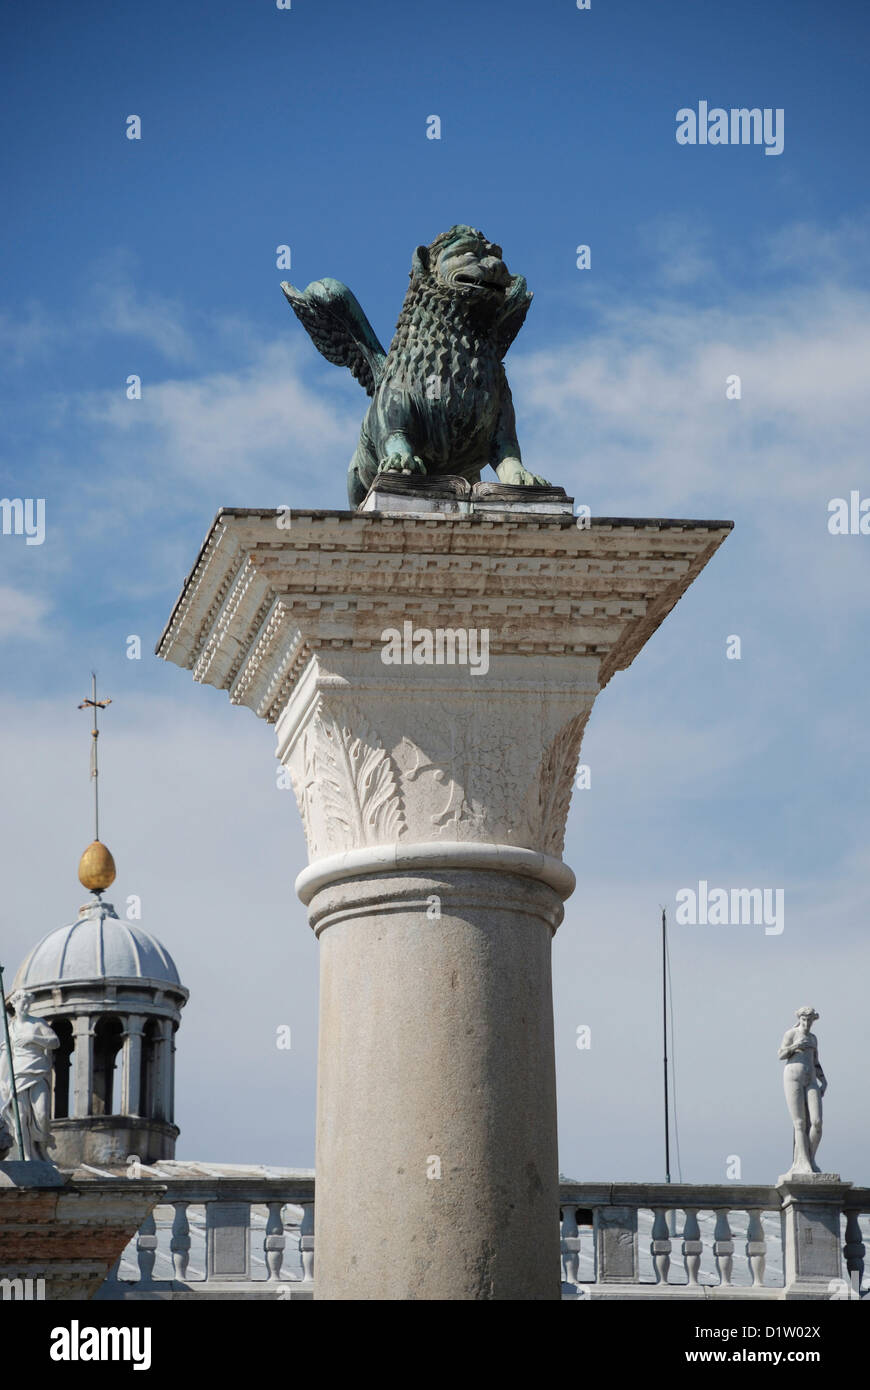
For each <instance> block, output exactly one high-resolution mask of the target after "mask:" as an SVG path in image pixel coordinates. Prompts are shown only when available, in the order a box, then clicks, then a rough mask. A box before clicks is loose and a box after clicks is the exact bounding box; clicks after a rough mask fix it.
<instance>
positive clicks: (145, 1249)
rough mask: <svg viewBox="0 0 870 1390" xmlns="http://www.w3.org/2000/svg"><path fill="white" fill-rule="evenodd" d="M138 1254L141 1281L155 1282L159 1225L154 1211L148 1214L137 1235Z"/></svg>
mask: <svg viewBox="0 0 870 1390" xmlns="http://www.w3.org/2000/svg"><path fill="white" fill-rule="evenodd" d="M136 1256H137V1259H138V1261H139V1283H140V1284H151V1283H153V1280H152V1277H151V1276H152V1275H153V1273H154V1261H155V1260H156V1259H157V1227H156V1225H155V1223H154V1213H153V1212H152V1213H151V1215H150V1216H146V1217H145V1220H144V1221H143V1222H142V1225H141V1226H140V1227H139V1234H138V1235H137V1237H136Z"/></svg>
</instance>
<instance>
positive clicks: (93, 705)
mask: <svg viewBox="0 0 870 1390" xmlns="http://www.w3.org/2000/svg"><path fill="white" fill-rule="evenodd" d="M111 703H112V701H111V700H110V699H109V698H108V697H107V698H106V699H105V700H98V699H97V673H96V671H92V672H91V698H90V699H89V700H88V699H84V700H82V702H81V704H80V705H79V709H92V710H93V711H94V727H93V728H92V729H91V740H92V741H91V776H92V777H93V779H94V839H95V840H99V838H100V795H99V776H100V774H99V767H98V765H97V739H98V738H99V737H100V730H99V728H98V727H97V710H99V709H105V708H106V705H110V704H111Z"/></svg>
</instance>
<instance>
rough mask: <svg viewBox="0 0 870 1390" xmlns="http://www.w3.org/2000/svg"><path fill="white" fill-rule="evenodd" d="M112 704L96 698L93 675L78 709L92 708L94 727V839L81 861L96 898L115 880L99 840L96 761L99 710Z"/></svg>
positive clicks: (85, 880) (83, 878) (87, 885)
mask: <svg viewBox="0 0 870 1390" xmlns="http://www.w3.org/2000/svg"><path fill="white" fill-rule="evenodd" d="M111 703H112V701H111V700H110V699H109V698H108V697H107V698H106V699H104V700H98V699H97V673H96V671H92V672H91V697H90V699H84V700H82V702H81V704H80V705H79V709H92V710H93V712H94V727H93V728H92V729H91V778H92V779H93V783H94V838H93V841H92V842H91V844H89V845H88V847H87V849H86V850H85V852H84V854H83V855H82V857H81V859H80V860H79V883H81V884H82V886H83V887H85V888H87V889H88V891H89V892H91V893H93V894H94V895H95V896H96V897H97V898H99V897H100V894H101V893H103V892H104V891H105V890H106V889H107V888H108V887H109V886H110V885H111V884H112V883H114V881H115V861H114V859H113V858H112V855H111V853H110V851H109V850H108V849H107V847H106V846H105V845H104V844H103V843H102V842H101V840H100V781H99V777H100V773H99V765H98V762H97V739H98V738H99V737H100V730H99V727H98V724H97V711H98V710H101V709H105V708H106V706H107V705H110V704H111Z"/></svg>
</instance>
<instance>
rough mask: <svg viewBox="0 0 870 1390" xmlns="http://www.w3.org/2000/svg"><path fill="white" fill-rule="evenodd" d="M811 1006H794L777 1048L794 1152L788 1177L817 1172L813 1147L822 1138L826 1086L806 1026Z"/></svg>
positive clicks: (814, 1015)
mask: <svg viewBox="0 0 870 1390" xmlns="http://www.w3.org/2000/svg"><path fill="white" fill-rule="evenodd" d="M818 1016H819V1015H818V1014H817V1013H816V1011H815V1009H811V1008H805V1009H798V1011H797V1013H796V1015H795V1017H796V1018H797V1023H796V1025H795V1027H794V1028H789V1030H788V1032H787V1033H786V1035H785V1037H784V1038H783V1040H782V1046H781V1047H780V1049H779V1058H780V1061H782V1062H785V1071H784V1073H783V1082H784V1084H785V1099H786V1103H787V1105H788V1109H789V1114H790V1115H791V1118H792V1123H793V1124H794V1152H793V1155H792V1165H791V1169H790V1170H789V1173H788V1176H789V1177H791V1176H792V1175H793V1174H801V1173H818V1172H819V1167H818V1165H817V1163H816V1150H817V1149H818V1147H819V1142H820V1140H821V1137H822V1096H823V1095H824V1094H825V1091H826V1090H827V1089H828V1083H827V1080H826V1079H825V1073H824V1072H823V1071H822V1064H821V1062H820V1061H819V1044H818V1040H817V1039H816V1035H815V1033H811V1032H810V1026H811V1025H812V1023H813V1022H814V1021H815V1020H816V1019H817V1018H818Z"/></svg>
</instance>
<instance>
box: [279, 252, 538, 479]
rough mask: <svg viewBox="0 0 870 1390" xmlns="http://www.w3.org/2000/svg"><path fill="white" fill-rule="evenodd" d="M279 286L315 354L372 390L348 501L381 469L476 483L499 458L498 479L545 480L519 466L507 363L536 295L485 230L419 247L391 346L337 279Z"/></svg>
mask: <svg viewBox="0 0 870 1390" xmlns="http://www.w3.org/2000/svg"><path fill="white" fill-rule="evenodd" d="M281 288H282V290H283V291H284V294H285V295H286V296H287V299H288V300H289V302H290V305H291V306H292V308H293V311H294V313H295V314H296V316H297V318H298V319H299V321H300V322H301V323H302V325H303V326H304V328H305V329H306V330H307V331H308V333H309V335H310V336H311V338H312V340H313V342H314V345H315V347H316V348H317V349H318V351H319V352H321V353H322V354H323V356H324V357H325V358H327V360H328V361H330V362H334V363H336V364H338V365H339V366H344V367H349V368H350V370H351V372H352V373H353V375H354V376H355V377H356V379H357V381H359V382H360V384H361V385H362V386H363V387H364V388H365V390H366V391H367V392H368V394H369V395H370V396H371V397H372V403H371V405H370V406H369V409H368V413H367V415H366V417H365V419H364V420H363V424H362V429H361V431H360V438H359V444H358V445H357V449H356V453H355V454H354V456H353V458H352V460H351V464H350V469H349V471H348V497H349V499H350V503H351V506H359V505H360V503H361V502H362V501H363V499H364V497H365V495H366V493H367V492H368V489H369V487H370V486H371V484H372V481H373V480H374V478H375V477H376V476H377V474H378V473H384V472H392V473H399V474H405V475H414V474H428V475H432V476H435V477H438V476H439V475H441V476H443V475H444V474H452V475H460V476H461V477H464V478H466V479H467V480H468V481H469V482H470V483H476V482H478V481H479V480H480V473H481V469H483V468H485V467H486V465H487V464H491V465H492V467H493V468H494V469H495V471H496V473H497V475H498V479H499V482H500V483H507V484H513V485H520V486H524V487H549V483H547V482H546V480H545V479H544V478H540V477H538V476H537V475H536V474H534V473H530V472H529V471H528V470H527V469H526V468H524V467H523V463H522V458H521V455H520V447H519V444H518V443H517V435H516V422H515V419H514V408H513V402H512V400H511V393H510V387H509V386H508V383H507V377H506V376H505V371H504V367H503V365H502V358H503V357H504V355H505V353H506V352H507V350H508V348H509V347H510V345H511V343H512V342H513V340H514V338H515V337H516V335H517V333H518V332H519V330H520V328H521V327H522V324H523V320H524V319H525V317H526V313H527V311H528V308H529V305H530V303H531V301H532V296H531V294H530V293H529V291H528V289H527V288H526V282H525V279H524V278H523V276H522V275H513V276H512V275H511V274H510V272H509V270H508V268H507V266H506V265H505V263H504V260H503V258H502V250H501V247H500V246H496V245H495V244H494V243H493V242H491V241H488V240H487V238H486V237H485V236H484V235H483V233H482V232H479V231H476V230H475V228H473V227H466V226H456V227H451V228H450V231H449V232H442V234H441V235H440V236H438V237H436V238H435V240H434V241H433V242H432V243H431V245H429V246H418V247H417V250H416V251H415V252H414V259H413V262H412V266H411V284H410V287H409V289H408V292H407V294H406V295H405V302H404V304H403V305H402V312H401V314H400V315H399V322H398V324H397V325H396V333H395V336H394V338H393V341H392V343H391V345H390V349H389V352H386V351H385V350H384V348H383V347H382V346H381V343H380V341H379V340H378V338H377V336H376V335H375V332H374V330H373V328H372V326H371V324H370V323H369V321H368V319H367V318H366V316H365V314H364V313H363V311H362V309H361V308H360V305H359V303H358V302H357V300H356V298H355V296H354V295H353V294H352V293H351V291H350V290H349V289H348V287H347V285H344V284H342V283H341V281H340V280H332V279H329V278H326V279H323V280H315V281H313V283H312V284H310V285H309V286H308V288H307V289H306V290H304V291H300V290H297V289H294V287H293V286H292V285H290V284H287V282H286V281H285V282H284V283H282V285H281Z"/></svg>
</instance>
